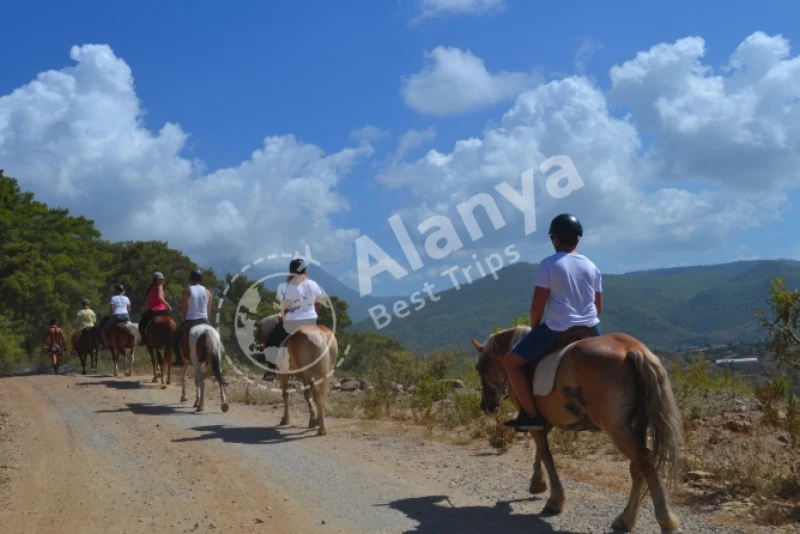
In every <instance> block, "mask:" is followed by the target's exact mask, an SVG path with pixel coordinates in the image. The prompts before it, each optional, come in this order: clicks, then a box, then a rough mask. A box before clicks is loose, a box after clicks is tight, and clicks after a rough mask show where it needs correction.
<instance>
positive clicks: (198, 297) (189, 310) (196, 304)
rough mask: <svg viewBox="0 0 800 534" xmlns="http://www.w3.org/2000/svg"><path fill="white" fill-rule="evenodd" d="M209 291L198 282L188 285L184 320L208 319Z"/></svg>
mask: <svg viewBox="0 0 800 534" xmlns="http://www.w3.org/2000/svg"><path fill="white" fill-rule="evenodd" d="M208 303H209V291H208V289H206V288H205V287H203V286H201V285H200V284H196V285H192V286H189V301H188V303H187V306H186V320H187V321H195V320H197V319H208V307H209V306H208Z"/></svg>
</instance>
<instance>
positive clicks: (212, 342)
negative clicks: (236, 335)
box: [206, 327, 228, 386]
mask: <svg viewBox="0 0 800 534" xmlns="http://www.w3.org/2000/svg"><path fill="white" fill-rule="evenodd" d="M206 347H207V348H208V351H209V355H210V356H211V371H212V372H213V373H214V376H215V377H217V382H219V383H220V384H222V385H223V386H227V385H228V384H227V383H226V382H225V379H224V378H223V377H222V340H221V339H220V337H219V332H217V330H216V329H215V328H214V327H209V328H208V329H207V330H206Z"/></svg>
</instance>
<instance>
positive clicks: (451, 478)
mask: <svg viewBox="0 0 800 534" xmlns="http://www.w3.org/2000/svg"><path fill="white" fill-rule="evenodd" d="M209 388H211V389H214V388H215V384H213V383H209V387H207V391H208V389H209ZM189 396H190V398H193V391H192V392H190V394H189ZM179 398H180V389H179V387H178V386H176V385H174V384H173V385H172V386H170V387H169V388H168V389H167V390H161V389H159V388H158V386H157V385H155V384H150V383H149V379H148V378H147V377H145V376H140V377H135V378H112V377H105V376H88V377H83V376H31V377H15V378H4V379H0V532H2V533H9V534H11V533H14V534H16V533H73V532H74V533H104V534H105V533H127V534H136V533H162V532H163V533H166V532H170V533H175V532H263V533H270V534H283V533H295V534H296V533H318V532H319V533H321V532H326V533H330V532H346V533H350V532H386V533H399V532H418V533H439V532H441V533H484V532H509V533H510V532H526V533H553V532H576V533H577V532H581V533H582V532H609V528H608V526H609V525H610V524H611V522H612V521H613V519H614V517H615V516H616V515H617V514H618V513H619V512H620V511H621V510H622V508H623V507H624V505H625V501H626V496H625V495H623V494H619V493H615V492H610V491H608V490H605V489H601V488H597V487H594V486H589V485H582V484H575V483H571V482H569V481H565V482H566V484H565V486H566V489H567V505H566V509H565V511H564V513H563V514H561V515H560V516H557V517H549V518H545V517H539V516H538V513H539V512H540V510H541V509H542V507H543V505H544V498H546V496H543V497H539V496H536V497H534V496H531V495H529V494H528V493H527V487H528V479H529V476H530V459H532V456H533V450H532V449H531V453H530V457H529V458H528V459H527V460H526V461H525V462H524V463H523V462H521V461H520V459H519V457H511V456H509V455H497V454H495V453H494V451H492V450H491V449H489V448H488V447H487V449H486V450H483V451H476V450H472V449H469V448H463V447H455V446H452V445H446V444H442V443H436V442H432V441H430V440H421V439H413V438H409V437H408V436H402V435H396V434H393V432H392V430H391V426H389V425H381V424H377V423H370V425H369V426H364V424H363V423H360V422H358V421H349V420H335V419H331V420H329V435H328V436H326V437H323V438H319V437H316V435H315V433H314V432H313V431H308V430H306V429H305V427H304V423H305V422H306V421H307V414H306V413H305V412H304V411H298V415H297V416H296V418H295V419H294V421H293V423H294V424H295V425H296V426H289V427H285V428H278V427H276V424H277V422H278V420H279V419H280V413H279V411H278V409H277V407H275V408H274V409H273V408H263V407H262V408H256V407H252V406H244V405H240V404H234V405H233V406H232V407H231V410H230V412H228V413H225V414H223V413H221V411H220V409H219V404H218V402H217V401H216V397H215V396H214V397H212V400H210V401H207V405H206V411H205V412H204V413H200V414H197V413H194V411H193V409H192V408H191V402H189V403H183V404H181V403H179V402H178V400H179ZM298 405H302V402H299V403H298ZM515 458H516V459H515ZM677 513H678V514H679V516H680V518H681V520H682V526H683V527H684V530H683V531H684V532H692V533H702V532H746V531H745V530H737V529H733V528H726V527H722V526H719V525H714V524H706V523H704V522H703V521H701V520H700V519H698V518H697V517H695V516H693V515H691V514H689V513H688V512H687V511H685V510H682V509H680V508H678V509H677ZM637 531H638V532H643V533H647V532H658V529H657V527H656V524H655V521H654V519H653V512H652V506H650V504H649V502H648V503H646V504H645V505H644V507H643V509H642V512H641V515H640V524H639V527H638V529H637Z"/></svg>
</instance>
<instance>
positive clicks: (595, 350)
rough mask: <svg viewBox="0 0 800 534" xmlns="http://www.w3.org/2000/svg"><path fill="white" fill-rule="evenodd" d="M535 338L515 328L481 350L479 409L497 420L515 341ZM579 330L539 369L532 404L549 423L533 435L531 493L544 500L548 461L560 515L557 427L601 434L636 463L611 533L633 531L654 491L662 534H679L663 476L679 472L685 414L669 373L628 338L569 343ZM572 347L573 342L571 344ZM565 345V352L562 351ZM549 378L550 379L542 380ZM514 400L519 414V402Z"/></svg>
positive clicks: (553, 505)
mask: <svg viewBox="0 0 800 534" xmlns="http://www.w3.org/2000/svg"><path fill="white" fill-rule="evenodd" d="M529 331H530V328H529V327H525V326H517V327H514V328H509V329H506V330H502V331H500V332H497V333H495V334H493V335H491V336H489V339H488V340H487V341H486V343H480V342H478V341H476V340H474V339H473V340H472V343H473V345H475V348H476V349H477V350H478V354H479V356H478V364H477V366H476V369H477V371H478V373H479V374H480V377H481V387H482V399H481V409H482V410H483V411H484V412H485V413H489V414H494V413H497V411H498V409H499V407H500V404H501V402H502V400H503V395H504V392H505V390H506V387H507V385H508V376H507V375H506V372H505V367H504V365H503V357H504V356H505V355H506V354H507V353H508V352H509V351H510V350H511V348H512V347H513V346H514V344H515V342H516V341H518V340H520V339H522V338H523V337H524V336H525V334H527V333H528V332H529ZM575 332H576V330H573V329H570V330H568V331H567V332H566V333H565V334H564V335H562V340H563V341H562V342H560V343H558V344H557V346H556V347H554V349H555V348H557V347H559V346H563V348H561V349H559V350H557V351H555V352H551V355H552V354H555V355H556V357H557V356H558V355H560V357H561V359H560V361H559V360H558V359H557V358H554V357H553V356H548V357H546V358H545V359H543V360H541V362H539V363H538V364H537V368H536V370H535V371H536V373H535V375H534V382H533V383H534V400H535V402H536V408H537V410H538V411H539V413H540V414H541V415H542V417H544V418H545V419H546V420H547V421H548V423H549V424H548V425H547V426H546V427H545V429H544V430H543V431H534V432H531V435H532V437H533V439H534V440H535V441H536V458H535V460H534V466H533V477H532V478H531V485H530V492H531V493H542V492H544V491H546V489H547V485H546V484H545V481H544V475H543V473H542V462H544V466H545V469H546V470H547V474H548V477H549V479H550V498H549V499H548V500H547V504H546V505H545V512H547V513H560V512H561V511H562V509H563V507H564V489H563V487H562V486H561V482H560V480H559V478H558V474H557V473H556V467H555V463H554V462H553V455H552V454H551V452H550V447H549V445H548V442H547V435H548V433H549V432H550V430H551V429H552V428H553V427H556V428H560V429H562V430H566V431H583V430H600V431H602V432H604V433H606V434H607V435H609V436H610V437H611V439H612V440H613V442H614V444H615V445H616V446H617V448H618V449H619V450H620V452H622V453H623V454H624V455H625V456H627V457H628V459H629V460H630V474H631V479H632V487H631V493H630V499H629V500H628V505H627V506H626V507H625V510H624V511H623V512H622V513H621V514H620V515H619V516H618V517H617V519H616V520H615V521H614V524H613V528H615V529H620V530H624V531H630V530H633V528H634V526H635V525H636V517H637V515H638V510H639V505H640V504H641V501H642V499H643V498H644V495H645V491H646V490H647V489H649V490H650V494H651V496H652V499H653V504H654V508H655V515H656V520H657V521H658V524H659V525H661V528H662V531H664V532H680V530H679V526H678V518H677V517H676V516H675V514H673V513H672V511H671V510H670V507H669V504H668V502H667V491H666V489H665V488H664V486H662V483H661V479H660V478H659V475H658V471H659V470H660V468H662V467H669V468H670V469H669V470H668V471H667V475H668V478H669V479H671V480H674V479H675V477H676V476H677V474H678V472H679V469H678V467H679V464H678V462H679V455H680V448H681V445H682V443H683V424H682V421H681V414H680V412H679V410H678V406H677V404H676V402H675V398H674V396H673V393H672V387H671V385H670V381H669V378H668V376H667V371H666V370H665V369H664V367H663V365H662V364H661V361H660V360H659V359H658V357H657V356H655V355H654V354H653V353H652V352H651V351H650V350H649V349H648V348H647V347H646V346H645V345H644V344H642V343H641V342H640V341H638V340H637V339H634V338H633V337H631V336H628V335H625V334H606V335H602V336H596V337H587V336H588V335H589V334H588V331H587V332H584V333H583V334H582V335H579V336H577V337H578V341H572V339H575V337H573V338H572V339H568V336H572V335H574V333H575ZM569 341H572V342H571V343H569ZM567 343H568V344H567ZM565 344H566V346H564V345H565ZM548 377H550V378H551V380H543V379H546V378H548ZM511 401H512V403H513V404H514V405H516V406H517V408H519V402H518V401H517V399H516V397H515V396H514V395H513V392H512V395H511ZM648 428H651V429H652V431H653V450H652V451H651V450H649V449H648V448H647V432H648Z"/></svg>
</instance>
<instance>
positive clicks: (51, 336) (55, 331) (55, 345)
mask: <svg viewBox="0 0 800 534" xmlns="http://www.w3.org/2000/svg"><path fill="white" fill-rule="evenodd" d="M42 348H43V349H46V350H47V354H48V355H49V356H50V357H51V358H52V359H53V372H55V373H56V374H58V363H59V359H60V358H61V355H62V354H63V353H64V351H65V350H67V338H65V337H64V331H63V330H61V328H60V327H59V326H58V321H56V320H55V319H52V320H51V321H50V327H49V328H48V329H47V331H46V332H45V333H44V337H43V338H42Z"/></svg>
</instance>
